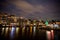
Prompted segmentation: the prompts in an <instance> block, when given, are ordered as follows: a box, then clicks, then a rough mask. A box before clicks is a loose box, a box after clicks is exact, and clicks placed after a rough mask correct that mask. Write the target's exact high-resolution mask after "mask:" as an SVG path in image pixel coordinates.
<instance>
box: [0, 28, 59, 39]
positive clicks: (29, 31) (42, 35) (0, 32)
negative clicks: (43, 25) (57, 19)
mask: <svg viewBox="0 0 60 40" xmlns="http://www.w3.org/2000/svg"><path fill="white" fill-rule="evenodd" d="M0 40H60V31H54V30H44V29H39V28H36V27H5V28H4V27H2V28H0Z"/></svg>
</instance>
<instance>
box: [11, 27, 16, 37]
mask: <svg viewBox="0 0 60 40" xmlns="http://www.w3.org/2000/svg"><path fill="white" fill-rule="evenodd" d="M14 32H15V28H14V27H12V30H11V34H10V36H11V38H13V37H14Z"/></svg>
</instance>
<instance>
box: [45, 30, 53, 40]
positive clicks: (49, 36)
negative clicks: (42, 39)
mask: <svg viewBox="0 0 60 40" xmlns="http://www.w3.org/2000/svg"><path fill="white" fill-rule="evenodd" d="M46 34H47V40H54V32H53V30H51V31H46Z"/></svg>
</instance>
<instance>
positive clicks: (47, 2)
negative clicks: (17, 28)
mask: <svg viewBox="0 0 60 40" xmlns="http://www.w3.org/2000/svg"><path fill="white" fill-rule="evenodd" d="M59 4H60V2H59V0H3V1H1V4H0V5H1V7H0V9H1V10H0V11H4V12H8V13H10V14H16V15H17V16H24V17H32V18H34V17H42V18H47V17H48V18H53V19H59V18H60V15H59V14H60V5H59Z"/></svg>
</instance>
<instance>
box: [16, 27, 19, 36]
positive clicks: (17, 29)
mask: <svg viewBox="0 0 60 40" xmlns="http://www.w3.org/2000/svg"><path fill="white" fill-rule="evenodd" d="M18 33H19V27H16V36H18Z"/></svg>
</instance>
